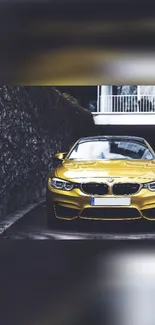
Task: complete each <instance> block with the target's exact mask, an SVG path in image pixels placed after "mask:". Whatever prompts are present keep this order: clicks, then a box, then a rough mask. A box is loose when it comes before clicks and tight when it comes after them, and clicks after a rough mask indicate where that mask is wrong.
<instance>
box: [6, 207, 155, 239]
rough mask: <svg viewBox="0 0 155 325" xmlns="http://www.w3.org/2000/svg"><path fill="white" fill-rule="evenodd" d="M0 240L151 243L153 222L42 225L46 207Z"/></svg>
mask: <svg viewBox="0 0 155 325" xmlns="http://www.w3.org/2000/svg"><path fill="white" fill-rule="evenodd" d="M0 238H10V239H55V240H56V239H101V240H102V239H109V240H121V239H155V222H148V221H145V220H138V221H132V222H129V221H124V222H123V221H116V222H114V221H106V222H102V221H96V222H95V221H83V220H74V221H58V223H54V224H53V229H48V228H47V225H46V203H45V202H43V203H42V204H40V205H39V206H37V207H36V208H34V209H32V210H31V211H30V212H29V213H27V214H26V215H25V216H24V217H22V218H21V219H20V220H18V221H16V222H15V223H14V224H13V225H12V226H10V227H9V228H8V229H7V230H5V231H4V232H3V233H2V234H1V236H0Z"/></svg>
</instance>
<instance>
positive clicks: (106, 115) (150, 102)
mask: <svg viewBox="0 0 155 325" xmlns="http://www.w3.org/2000/svg"><path fill="white" fill-rule="evenodd" d="M97 97H98V98H97V112H95V113H93V115H94V121H95V124H98V125H104V124H107V125H108V124H113V125H119V124H120V125H134V124H135V125H137V124H140V125H154V124H155V86H148V85H147V86H143V85H138V86H113V85H101V86H98V95H97Z"/></svg>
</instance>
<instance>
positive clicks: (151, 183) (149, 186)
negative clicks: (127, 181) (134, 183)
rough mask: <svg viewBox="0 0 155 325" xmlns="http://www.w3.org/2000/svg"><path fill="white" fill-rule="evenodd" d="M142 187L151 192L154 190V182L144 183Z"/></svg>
mask: <svg viewBox="0 0 155 325" xmlns="http://www.w3.org/2000/svg"><path fill="white" fill-rule="evenodd" d="M143 187H144V188H147V189H148V190H150V191H152V192H153V191H155V182H150V183H145V184H144V185H143Z"/></svg>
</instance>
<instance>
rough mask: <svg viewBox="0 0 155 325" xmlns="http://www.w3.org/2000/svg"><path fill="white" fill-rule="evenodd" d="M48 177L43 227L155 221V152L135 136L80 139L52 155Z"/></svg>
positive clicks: (145, 142)
mask: <svg viewBox="0 0 155 325" xmlns="http://www.w3.org/2000/svg"><path fill="white" fill-rule="evenodd" d="M55 158H56V159H57V160H59V165H58V166H57V168H55V170H54V171H51V172H50V173H49V174H48V180H47V192H46V193H47V194H46V202H47V222H48V225H49V226H51V225H52V223H53V221H54V220H57V219H64V220H73V219H76V218H80V219H91V220H133V219H140V218H146V219H148V220H153V219H154V220H155V153H154V151H153V149H152V148H151V147H150V145H149V144H148V143H147V141H146V140H145V139H143V138H140V137H134V136H95V137H85V138H81V139H79V140H78V141H77V142H76V143H75V145H74V146H73V147H72V149H71V150H70V151H69V153H59V154H56V155H55Z"/></svg>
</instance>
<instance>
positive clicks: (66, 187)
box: [49, 177, 74, 191]
mask: <svg viewBox="0 0 155 325" xmlns="http://www.w3.org/2000/svg"><path fill="white" fill-rule="evenodd" d="M49 182H50V186H51V187H53V188H55V189H57V190H63V191H71V190H72V189H73V187H74V184H73V183H71V182H68V181H65V180H63V179H60V178H56V177H54V178H52V179H51V178H50V180H49Z"/></svg>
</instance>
